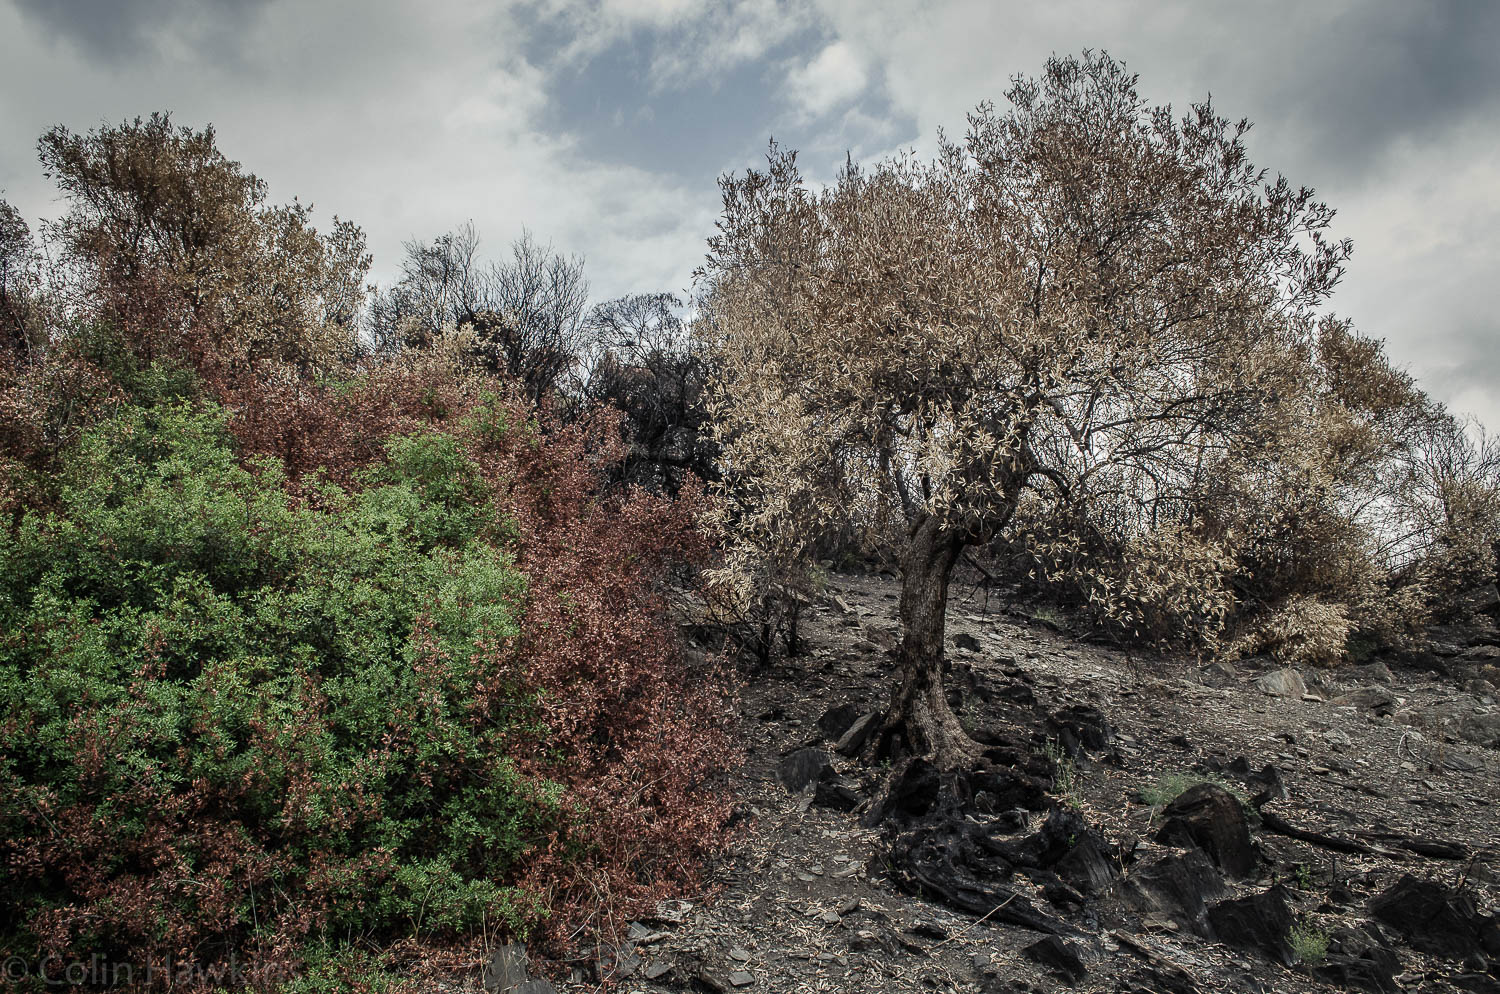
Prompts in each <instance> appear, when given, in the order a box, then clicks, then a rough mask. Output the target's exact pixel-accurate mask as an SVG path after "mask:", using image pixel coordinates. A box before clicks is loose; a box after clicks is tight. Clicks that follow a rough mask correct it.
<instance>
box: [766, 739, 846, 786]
mask: <svg viewBox="0 0 1500 994" xmlns="http://www.w3.org/2000/svg"><path fill="white" fill-rule="evenodd" d="M776 775H777V776H778V777H779V778H780V779H781V782H782V784H783V785H784V786H785V787H786V789H787V790H789V791H791V792H792V793H796V792H797V791H800V790H802V789H803V788H804V787H806V786H807V785H808V784H810V783H815V782H817V781H819V780H824V779H827V778H828V777H831V776H833V762H832V760H831V758H830V757H829V755H828V753H827V752H825V751H824V750H822V749H818V748H816V747H809V748H806V749H798V750H797V751H796V752H794V753H792V754H791V755H789V756H787V757H786V758H785V759H783V760H782V761H781V763H780V765H778V766H777V767H776Z"/></svg>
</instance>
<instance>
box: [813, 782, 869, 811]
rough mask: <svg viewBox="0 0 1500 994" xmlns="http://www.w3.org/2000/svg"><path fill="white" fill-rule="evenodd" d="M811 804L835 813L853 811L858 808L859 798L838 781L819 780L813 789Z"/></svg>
mask: <svg viewBox="0 0 1500 994" xmlns="http://www.w3.org/2000/svg"><path fill="white" fill-rule="evenodd" d="M812 802H813V804H815V805H817V806H818V807H820V808H832V809H833V810H835V811H853V810H854V809H855V808H857V807H859V802H860V796H859V794H857V793H855V791H854V790H853V789H852V788H850V787H849V786H848V785H846V784H842V783H839V782H838V781H830V780H820V781H818V785H817V787H815V788H814V789H813V801H812Z"/></svg>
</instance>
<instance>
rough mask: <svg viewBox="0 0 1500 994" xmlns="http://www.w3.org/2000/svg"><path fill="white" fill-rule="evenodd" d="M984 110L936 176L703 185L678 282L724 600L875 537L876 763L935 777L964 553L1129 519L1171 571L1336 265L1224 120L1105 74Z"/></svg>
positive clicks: (1074, 77) (1057, 69)
mask: <svg viewBox="0 0 1500 994" xmlns="http://www.w3.org/2000/svg"><path fill="white" fill-rule="evenodd" d="M1007 96H1008V99H1009V104H1010V105H1009V107H1008V109H1006V110H1004V111H1003V112H1001V111H999V110H997V109H996V108H994V107H993V106H991V105H987V104H985V105H981V106H980V107H979V108H978V109H977V111H976V112H975V113H973V114H972V115H970V117H969V126H968V131H967V135H966V137H965V139H964V140H963V141H961V142H960V141H951V140H948V139H946V138H944V139H942V141H941V143H940V150H939V153H938V155H937V156H936V158H935V159H934V160H932V161H923V160H919V159H918V158H916V157H915V156H913V155H904V156H899V157H896V158H892V159H887V160H884V161H881V162H878V163H876V164H875V165H873V166H871V167H869V168H860V167H858V166H856V165H855V164H853V163H852V162H851V163H849V164H848V165H847V166H846V167H845V168H844V169H843V170H842V172H841V173H840V174H839V175H838V176H837V178H836V180H835V181H834V182H832V183H831V184H830V185H828V186H826V187H825V188H818V189H815V188H812V187H811V186H810V185H809V184H808V183H807V182H805V181H804V180H803V178H802V176H801V173H800V171H799V168H798V166H797V163H796V157H795V154H794V153H790V152H785V151H782V150H780V149H778V148H776V147H775V146H774V145H773V146H772V150H771V154H770V155H769V157H768V166H767V167H766V168H765V169H763V170H751V171H749V172H747V173H745V174H744V175H742V176H735V175H730V176H726V177H724V178H723V179H722V180H721V188H722V193H723V212H722V215H721V217H720V220H719V222H718V233H717V234H716V235H715V236H714V237H713V238H712V239H711V240H710V243H709V253H708V258H707V261H706V263H705V265H704V266H703V268H702V269H701V271H700V274H699V279H700V292H701V296H700V311H701V313H700V319H699V320H698V322H697V329H698V333H699V334H700V335H702V336H703V337H704V339H705V340H706V341H707V342H708V344H709V345H710V346H711V348H712V350H713V355H714V359H715V362H716V364H717V366H718V368H719V370H720V372H719V376H718V380H717V392H716V396H715V401H714V412H715V417H716V426H717V427H716V430H717V432H718V441H719V443H720V444H721V445H722V447H723V450H722V453H723V454H722V463H723V472H724V474H725V480H726V485H725V486H726V497H727V501H726V512H725V523H726V527H727V528H728V530H729V534H730V536H731V539H732V541H731V545H730V551H729V556H728V559H727V565H726V568H725V572H724V574H723V579H724V580H725V581H726V582H728V583H730V584H735V583H739V584H742V585H744V584H748V583H750V582H751V580H752V579H753V578H759V579H761V580H764V579H765V577H766V574H767V573H768V572H770V573H775V572H776V571H778V570H784V569H786V568H787V567H788V564H793V563H796V562H797V561H799V559H801V558H802V557H805V556H806V555H807V553H808V552H809V550H810V549H812V548H813V545H814V543H815V541H816V539H817V537H818V536H819V535H820V534H823V533H826V530H827V529H828V528H829V527H831V526H833V525H839V524H844V525H847V524H848V523H850V522H856V523H857V524H858V525H859V526H860V527H863V528H871V529H875V530H876V532H877V533H878V534H881V535H884V536H886V537H888V539H889V540H890V541H891V542H892V543H893V544H894V546H895V548H896V550H897V555H898V558H899V565H900V570H901V575H902V588H901V597H900V604H899V620H900V628H901V638H900V644H899V647H898V649H897V661H898V664H899V677H898V681H897V686H896V687H895V689H894V691H893V696H892V700H891V707H890V710H889V713H888V716H887V719H886V726H885V728H884V731H883V735H882V737H881V740H880V741H881V748H893V747H896V746H898V745H902V744H904V746H905V748H907V749H909V750H911V751H912V752H916V753H924V754H927V755H930V756H932V757H934V758H935V759H936V760H937V761H938V762H940V763H944V764H950V763H956V762H960V761H962V760H963V759H964V758H965V757H967V756H968V755H969V754H970V753H972V751H973V749H974V744H973V742H972V740H970V739H969V737H968V736H967V735H966V733H965V732H964V731H963V729H962V728H961V727H960V725H959V723H958V721H957V720H956V718H955V716H954V715H953V713H952V711H951V710H950V708H949V705H948V703H947V700H946V697H945V693H944V688H943V679H942V673H943V644H944V615H945V610H946V605H947V598H948V588H949V580H950V577H951V576H952V573H953V570H954V568H955V565H956V564H957V562H958V561H959V558H960V556H961V555H962V554H963V552H964V550H965V549H966V548H968V547H970V546H973V545H977V544H982V543H987V542H989V541H991V540H992V539H994V538H995V537H996V536H997V535H999V534H1001V533H1002V532H1003V531H1004V530H1005V529H1006V527H1007V525H1008V524H1009V523H1010V522H1011V519H1012V517H1013V516H1014V515H1015V513H1016V509H1017V507H1018V505H1019V504H1020V503H1021V501H1022V500H1023V499H1027V500H1038V499H1039V500H1042V501H1048V502H1053V503H1055V504H1062V503H1072V504H1078V503H1088V502H1110V503H1114V504H1116V505H1119V506H1122V507H1125V508H1130V507H1135V508H1140V509H1147V508H1149V509H1150V513H1151V514H1152V515H1153V516H1155V517H1156V518H1157V521H1156V523H1155V524H1156V527H1157V528H1158V530H1162V529H1170V528H1173V527H1175V528H1177V529H1178V534H1179V541H1180V542H1182V543H1184V544H1185V545H1190V544H1191V543H1192V542H1193V541H1194V537H1193V533H1192V528H1191V525H1192V523H1191V521H1190V520H1188V519H1187V516H1186V515H1183V516H1182V518H1181V520H1179V521H1177V522H1170V521H1169V522H1163V521H1161V520H1160V517H1161V515H1162V513H1163V509H1165V510H1166V512H1167V513H1168V514H1170V513H1171V508H1172V507H1173V506H1174V505H1173V501H1172V497H1173V495H1174V494H1178V493H1181V494H1184V495H1186V494H1190V493H1192V492H1193V488H1194V485H1195V481H1197V480H1199V479H1200V478H1201V476H1202V474H1203V473H1204V471H1205V469H1204V467H1205V466H1206V465H1209V464H1212V463H1213V462H1214V461H1215V460H1220V459H1225V458H1228V456H1229V455H1230V454H1232V453H1233V452H1235V451H1236V450H1237V449H1239V448H1242V447H1244V446H1246V445H1248V444H1252V443H1254V442H1255V441H1256V440H1257V439H1258V438H1259V437H1260V436H1261V435H1262V434H1263V433H1264V432H1265V431H1267V430H1270V428H1269V427H1268V424H1267V419H1266V418H1265V416H1264V412H1265V411H1266V409H1267V407H1268V405H1271V404H1274V403H1275V402H1276V398H1277V397H1279V396H1281V395H1282V394H1284V393H1287V392H1290V391H1294V390H1295V389H1297V388H1298V384H1299V383H1300V382H1301V380H1302V379H1303V378H1304V376H1305V372H1304V370H1305V361H1306V357H1307V356H1308V354H1309V352H1310V347H1309V343H1308V336H1309V334H1310V327H1311V320H1310V316H1311V315H1312V314H1313V312H1314V311H1315V309H1316V308H1317V306H1318V305H1319V304H1320V303H1321V302H1322V301H1323V300H1324V299H1325V298H1326V296H1327V295H1328V293H1329V292H1330V291H1331V290H1332V288H1333V286H1334V285H1335V283H1336V282H1337V280H1338V278H1339V276H1340V274H1341V272H1342V267H1343V263H1344V261H1345V259H1346V258H1347V255H1348V252H1349V250H1350V246H1349V244H1348V243H1347V242H1342V241H1334V240H1330V239H1329V238H1328V237H1327V236H1326V235H1327V230H1328V226H1329V223H1330V221H1331V219H1332V211H1331V210H1329V209H1328V208H1327V207H1325V206H1324V205H1322V204H1321V203H1319V202H1317V201H1316V200H1315V199H1314V197H1313V194H1312V192H1311V191H1310V190H1307V189H1299V188H1297V187H1294V186H1292V185H1291V184H1289V183H1288V182H1287V181H1286V180H1284V179H1282V178H1280V177H1277V178H1274V179H1273V178H1269V177H1268V176H1267V174H1266V173H1265V172H1264V171H1262V170H1261V169H1259V168H1257V167H1256V166H1255V165H1253V164H1252V163H1251V162H1250V160H1249V158H1248V156H1247V152H1246V149H1245V145H1244V141H1243V136H1244V133H1245V131H1246V129H1247V128H1248V124H1247V123H1246V122H1240V123H1238V124H1232V123H1230V122H1229V121H1227V120H1226V119H1224V118H1222V117H1220V116H1218V115H1217V114H1216V113H1215V112H1214V111H1213V109H1212V108H1211V107H1210V106H1209V105H1208V104H1206V103H1205V104H1200V105H1194V106H1192V108H1191V109H1190V110H1189V112H1188V113H1186V114H1185V115H1184V116H1181V117H1178V116H1175V115H1174V114H1173V112H1172V111H1171V109H1170V108H1167V107H1152V106H1148V105H1147V104H1146V103H1145V102H1144V101H1143V100H1142V98H1141V97H1140V95H1139V93H1138V90H1137V85H1136V77H1135V76H1134V75H1132V74H1130V73H1129V72H1127V71H1126V69H1125V67H1124V66H1123V65H1121V64H1119V63H1117V62H1115V61H1113V60H1112V59H1110V58H1109V57H1108V56H1107V55H1104V54H1095V53H1088V52H1086V53H1084V54H1083V56H1082V57H1079V58H1074V57H1068V58H1054V59H1052V60H1050V61H1049V62H1048V63H1047V65H1046V68H1045V71H1044V72H1043V73H1042V75H1041V76H1040V78H1037V79H1019V80H1018V81H1017V82H1016V83H1015V85H1014V86H1013V88H1012V89H1011V91H1010V92H1009V93H1008V94H1007ZM1183 506H1184V507H1185V506H1187V505H1186V504H1183ZM1143 513H1144V510H1143ZM1192 558H1193V557H1192V556H1184V557H1183V560H1184V561H1189V560H1191V559H1192ZM1167 568H1171V564H1170V561H1168V563H1167ZM1122 582H1127V581H1122ZM1106 586H1107V585H1106Z"/></svg>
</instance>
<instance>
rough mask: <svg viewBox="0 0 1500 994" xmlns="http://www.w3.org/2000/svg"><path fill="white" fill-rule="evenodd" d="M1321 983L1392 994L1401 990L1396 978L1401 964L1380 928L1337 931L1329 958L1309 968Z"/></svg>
mask: <svg viewBox="0 0 1500 994" xmlns="http://www.w3.org/2000/svg"><path fill="white" fill-rule="evenodd" d="M1306 965H1307V968H1308V972H1309V973H1311V974H1312V975H1313V976H1314V977H1316V978H1318V979H1319V980H1322V981H1324V982H1325V983H1329V984H1332V985H1334V986H1335V987H1340V988H1343V989H1345V990H1348V989H1351V988H1357V989H1359V990H1365V991H1371V992H1372V994H1388V992H1394V991H1397V990H1399V989H1400V988H1398V987H1397V985H1396V980H1395V975H1396V973H1397V971H1399V970H1400V969H1401V960H1400V959H1398V958H1397V956H1396V954H1395V953H1394V952H1393V951H1391V950H1390V949H1389V948H1387V946H1386V945H1385V942H1384V940H1383V939H1382V938H1381V936H1380V933H1379V930H1378V928H1377V927H1376V926H1373V925H1371V926H1367V927H1365V928H1338V929H1334V931H1333V934H1332V935H1331V936H1330V937H1329V942H1328V957H1327V958H1326V959H1324V960H1323V962H1321V963H1310V964H1306Z"/></svg>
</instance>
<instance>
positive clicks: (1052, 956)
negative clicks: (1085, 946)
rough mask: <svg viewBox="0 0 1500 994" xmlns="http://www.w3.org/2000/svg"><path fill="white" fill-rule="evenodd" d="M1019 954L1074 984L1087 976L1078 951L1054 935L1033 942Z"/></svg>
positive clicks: (1086, 970)
mask: <svg viewBox="0 0 1500 994" xmlns="http://www.w3.org/2000/svg"><path fill="white" fill-rule="evenodd" d="M1021 952H1022V953H1024V954H1025V955H1026V958H1027V959H1029V960H1032V961H1034V962H1036V963H1040V964H1041V965H1042V966H1045V967H1047V968H1048V969H1050V970H1054V971H1056V972H1057V973H1059V974H1061V975H1062V976H1064V977H1067V978H1068V979H1069V980H1071V981H1072V982H1073V983H1075V984H1076V983H1077V982H1078V981H1080V980H1082V979H1083V978H1084V977H1086V976H1088V972H1089V971H1088V968H1087V967H1085V966H1084V965H1083V959H1082V957H1080V956H1079V955H1078V950H1076V949H1074V948H1073V944H1072V943H1071V942H1067V941H1065V940H1063V939H1060V938H1058V937H1057V936H1055V935H1049V936H1046V937H1045V938H1043V939H1040V940H1038V941H1037V942H1033V943H1032V944H1031V945H1029V946H1027V947H1026V948H1025V949H1023V950H1021Z"/></svg>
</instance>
